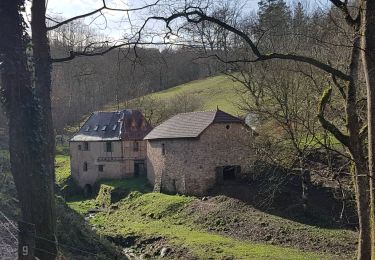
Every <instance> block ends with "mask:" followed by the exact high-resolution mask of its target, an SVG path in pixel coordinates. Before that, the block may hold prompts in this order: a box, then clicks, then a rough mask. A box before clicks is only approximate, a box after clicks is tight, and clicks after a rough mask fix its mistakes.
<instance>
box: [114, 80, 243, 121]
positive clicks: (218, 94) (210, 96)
mask: <svg viewBox="0 0 375 260" xmlns="http://www.w3.org/2000/svg"><path fill="white" fill-rule="evenodd" d="M241 90H243V86H241V84H240V83H238V82H233V81H232V80H231V79H230V78H229V77H228V76H225V75H221V76H215V77H210V78H206V79H203V80H195V81H191V82H189V83H186V84H182V85H179V86H176V87H173V88H170V89H167V90H164V91H160V92H156V93H152V94H149V95H148V96H152V97H155V98H158V99H162V100H169V99H172V98H173V97H175V96H176V95H178V94H189V95H192V96H197V97H199V98H201V99H202V101H203V109H204V110H212V109H216V108H217V106H218V107H219V108H220V109H222V110H224V111H226V112H228V113H232V114H234V115H239V114H241V112H240V111H239V109H238V107H237V103H238V101H239V100H240V94H239V93H238V92H239V91H241ZM123 106H126V105H123ZM108 109H117V106H109V107H108Z"/></svg>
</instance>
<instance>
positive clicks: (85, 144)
mask: <svg viewBox="0 0 375 260" xmlns="http://www.w3.org/2000/svg"><path fill="white" fill-rule="evenodd" d="M83 150H84V151H88V150H89V142H83Z"/></svg>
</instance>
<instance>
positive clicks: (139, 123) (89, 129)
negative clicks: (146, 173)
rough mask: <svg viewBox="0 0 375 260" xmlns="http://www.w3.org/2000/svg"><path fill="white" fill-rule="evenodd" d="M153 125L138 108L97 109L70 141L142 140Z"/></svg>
mask: <svg viewBox="0 0 375 260" xmlns="http://www.w3.org/2000/svg"><path fill="white" fill-rule="evenodd" d="M151 130H152V127H151V126H150V124H149V123H147V121H146V119H145V118H144V116H143V115H142V113H141V112H140V111H138V110H132V109H124V110H121V111H111V112H103V111H97V112H94V113H92V114H91V116H90V117H89V118H88V119H87V120H86V122H85V123H84V125H83V126H82V127H81V128H80V130H79V131H78V132H77V133H76V134H75V135H74V136H73V138H72V139H70V141H73V142H74V141H116V140H142V139H143V138H144V137H145V136H146V135H147V134H148V133H149V132H150V131H151Z"/></svg>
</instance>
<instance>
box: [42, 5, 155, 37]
mask: <svg viewBox="0 0 375 260" xmlns="http://www.w3.org/2000/svg"><path fill="white" fill-rule="evenodd" d="M102 1H103V6H102V7H100V8H98V9H96V10H94V11H91V12H88V13H85V14H81V15H77V16H74V17H71V18H69V19H66V20H64V21H62V22H58V23H57V24H55V25H52V26H50V27H47V30H48V31H50V30H54V29H57V28H59V27H60V26H62V25H64V24H67V23H70V22H72V21H75V20H78V19H82V18H85V17H88V16H91V15H94V14H96V13H101V12H102V11H103V10H108V11H116V12H127V13H129V12H133V11H139V10H143V9H147V8H150V7H152V6H155V5H157V4H158V3H159V2H160V0H157V1H155V2H154V3H151V4H148V5H145V6H142V7H137V8H129V9H121V8H111V7H108V6H107V4H106V1H105V0H102ZM46 19H48V20H50V21H53V22H57V21H55V20H54V19H52V18H50V17H46Z"/></svg>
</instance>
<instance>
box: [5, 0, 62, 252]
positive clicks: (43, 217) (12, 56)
mask: <svg viewBox="0 0 375 260" xmlns="http://www.w3.org/2000/svg"><path fill="white" fill-rule="evenodd" d="M23 4H24V2H23V1H22V0H20V1H14V0H3V1H0V33H1V35H0V36H1V39H2V40H1V41H0V59H1V62H2V63H1V87H2V91H1V94H2V98H1V100H2V101H3V102H4V105H5V108H6V114H7V117H8V121H9V137H10V140H9V150H10V161H11V171H12V174H13V178H14V182H15V185H16V189H17V194H18V199H19V201H20V208H21V218H22V220H21V221H20V223H23V224H25V225H22V226H25V227H30V229H29V228H23V227H21V228H23V230H20V231H21V232H20V233H19V236H20V237H19V242H20V243H19V259H34V252H35V256H36V257H38V258H39V259H55V256H56V252H57V250H56V243H55V213H54V212H55V205H54V172H53V171H54V170H53V164H54V161H53V145H54V144H53V135H52V134H50V131H51V129H52V125H51V120H50V119H49V117H48V115H49V114H50V110H51V108H50V106H48V103H49V102H50V97H49V92H47V91H46V89H47V88H46V85H47V84H48V78H49V77H50V76H49V75H47V74H42V73H45V70H43V69H40V68H41V67H44V65H43V64H42V63H43V62H44V60H43V59H40V58H38V57H41V56H43V55H40V56H38V51H39V50H38V49H37V47H35V48H34V52H36V53H37V54H36V65H35V76H36V78H35V84H36V86H35V88H33V86H32V80H31V73H30V72H29V70H28V65H29V64H28V57H27V54H26V48H27V45H28V44H29V38H28V37H27V34H26V31H25V25H24V23H23V17H22V15H21V14H20V13H19V12H20V9H21V8H22V7H23ZM43 5H44V1H43ZM43 8H44V7H43ZM40 19H44V14H43V15H42V17H41V18H40ZM37 35H38V34H37V33H36V35H34V36H37ZM34 45H38V42H35V43H34ZM38 63H39V64H38ZM47 64H49V62H48V63H47ZM48 66H49V65H48ZM42 75H45V77H46V78H43V76H42ZM38 76H41V77H38ZM42 78H43V79H42ZM46 79H47V80H46ZM46 92H47V93H46ZM51 136H52V138H51ZM51 140H52V141H51ZM31 227H32V229H33V230H32V232H31V234H35V235H30V230H31ZM34 227H35V233H34ZM33 239H34V241H33ZM34 244H35V246H34Z"/></svg>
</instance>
